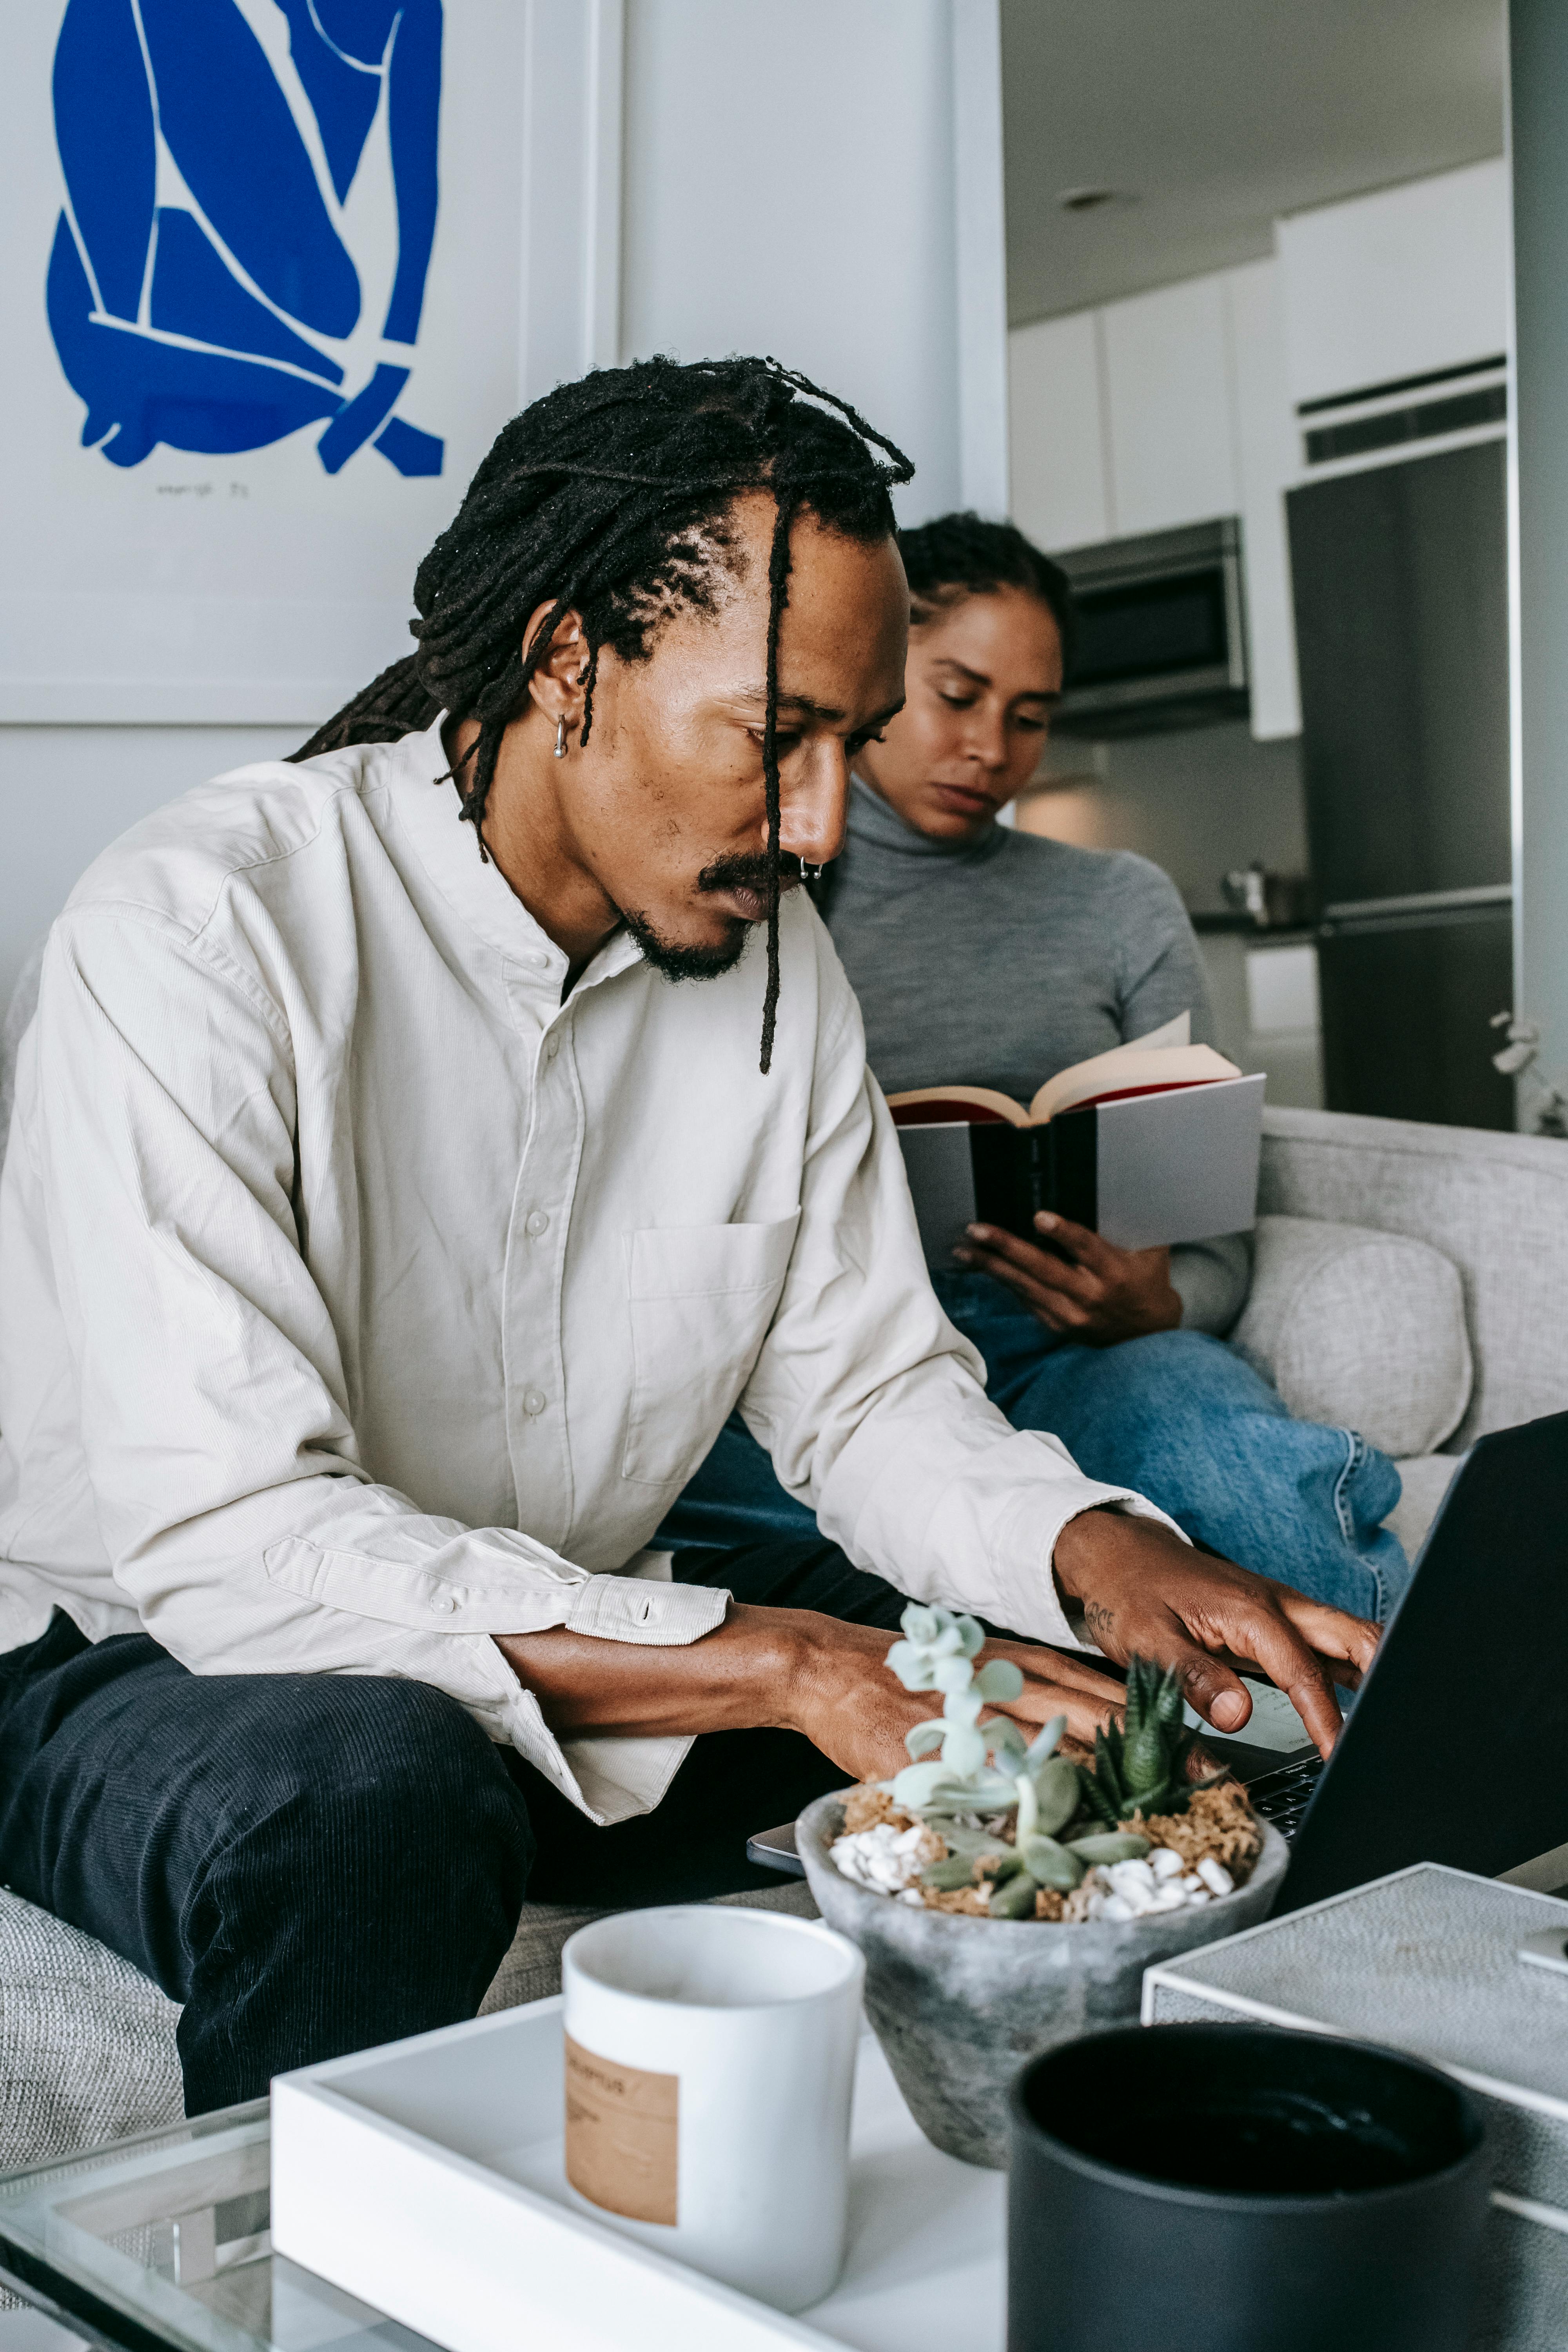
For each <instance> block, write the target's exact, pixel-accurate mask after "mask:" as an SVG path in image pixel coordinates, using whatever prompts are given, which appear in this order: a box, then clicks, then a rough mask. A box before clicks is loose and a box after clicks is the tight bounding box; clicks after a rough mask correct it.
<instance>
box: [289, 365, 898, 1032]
mask: <svg viewBox="0 0 1568 2352" xmlns="http://www.w3.org/2000/svg"><path fill="white" fill-rule="evenodd" d="M874 450H879V451H881V453H882V455H881V457H877V456H876V455H874ZM913 471H914V468H913V467H912V466H911V465H910V460H909V459H908V458H907V457H905V456H904V455H903V452H902V451H901V450H900V449H898V448H896V447H895V446H894V445H893V443H892V442H890V441H888V440H885V439H884V438H883V436H882V435H881V434H879V433H878V432H876V431H874V430H873V428H872V427H871V426H870V425H868V424H867V423H866V422H865V420H864V418H862V417H861V416H859V415H857V414H856V412H855V410H854V409H853V408H851V407H850V406H849V404H848V403H847V401H842V400H839V399H837V397H836V396H835V395H834V394H832V393H826V392H823V391H821V390H820V389H819V388H818V386H817V385H816V384H814V383H811V382H809V381H808V379H807V378H806V377H805V376H803V375H798V374H796V373H795V371H794V370H793V369H790V368H785V367H781V366H780V364H779V362H777V361H776V360H772V359H765V360H764V359H729V360H707V361H702V362H699V363H697V364H696V365H693V366H681V365H679V364H678V363H677V362H675V361H673V360H668V359H652V360H639V361H637V362H634V364H633V365H632V366H630V367H624V368H606V369H604V370H602V371H599V372H597V373H595V374H592V375H587V376H584V377H583V378H582V379H581V380H580V381H579V382H578V383H566V384H561V385H558V386H557V388H556V389H555V391H553V392H551V393H547V394H545V395H544V397H543V399H542V400H536V401H535V402H534V403H533V404H532V405H531V407H529V408H525V409H524V410H523V412H522V414H521V415H520V416H515V417H513V419H512V421H511V423H510V425H507V426H505V427H504V429H503V430H502V431H501V433H500V435H499V436H498V437H497V440H496V442H495V445H494V446H493V447H492V449H491V450H490V452H489V456H488V457H486V458H485V460H484V462H483V464H482V465H481V466H480V467H479V471H478V473H477V474H476V475H475V476H474V478H473V480H472V482H471V483H470V484H469V486H468V493H467V496H466V497H465V498H464V499H463V503H462V505H461V506H460V507H459V509H458V513H457V517H456V519H455V520H454V521H453V522H452V523H451V524H450V525H449V526H448V528H447V530H444V531H443V532H442V534H441V536H440V538H439V539H438V540H437V541H436V544H435V546H434V547H433V548H432V549H431V550H430V552H429V554H428V555H427V556H426V558H425V561H424V562H423V563H421V565H420V566H419V570H418V572H417V573H416V577H415V583H414V602H415V604H416V607H417V609H418V613H419V618H418V619H417V620H416V621H413V622H411V623H410V624H409V626H410V629H411V631H412V633H413V635H414V636H415V637H416V639H417V641H418V650H417V652H416V653H413V654H410V655H408V656H405V659H404V660H402V661H399V662H394V664H393V665H392V667H391V668H390V669H385V670H383V671H382V673H381V675H380V677H377V678H374V679H373V680H372V682H371V683H370V685H369V686H367V687H366V688H364V689H363V692H362V693H360V694H357V695H356V696H355V697H354V698H353V701H352V702H349V703H346V704H345V705H344V707H343V708H342V710H340V711H339V712H338V713H337V714H336V716H335V717H334V718H332V719H329V720H328V721H327V723H326V725H325V726H324V727H322V728H321V729H319V730H317V732H316V733H315V734H314V735H312V736H311V738H310V741H309V742H308V743H306V744H304V745H302V746H301V748H300V750H299V751H296V752H295V753H294V754H293V757H294V758H295V759H296V760H309V759H312V758H314V757H315V756H316V754H317V753H319V752H321V751H339V750H341V749H342V747H343V746H344V745H345V744H349V743H385V742H394V741H395V740H397V738H398V737H399V736H402V735H405V734H408V733H410V732H411V731H412V730H415V729H424V728H427V727H429V726H430V725H431V724H432V723H433V722H434V720H435V719H436V717H437V714H438V713H439V712H440V711H443V710H445V711H446V712H447V714H448V715H449V716H450V717H451V718H452V719H477V720H478V722H479V734H478V736H477V738H476V740H475V741H474V742H473V743H472V744H471V745H470V747H469V749H468V751H467V752H465V753H464V754H463V756H462V758H461V759H460V760H459V761H458V769H459V770H465V771H466V773H459V774H458V775H457V778H456V782H457V784H458V793H459V795H460V798H461V802H462V807H461V817H462V819H463V820H464V821H465V822H467V823H468V824H471V825H472V826H473V828H474V833H475V837H476V839H477V841H478V843H479V856H481V858H486V857H487V852H486V848H485V841H484V833H483V825H484V817H485V809H486V805H487V803H488V802H489V793H490V786H491V784H492V783H493V782H494V780H495V772H496V762H497V761H498V759H499V757H500V747H501V738H502V736H503V735H504V733H505V731H506V729H507V726H508V724H509V722H510V720H511V719H513V718H514V717H515V716H516V715H517V714H518V712H519V711H520V710H521V708H522V705H523V700H524V698H525V696H526V694H527V691H528V684H529V680H530V679H531V677H533V676H534V675H535V673H536V672H537V671H538V670H539V668H540V667H542V664H543V663H544V662H545V661H546V660H547V659H548V657H549V654H550V649H551V646H552V644H553V643H554V639H555V632H556V630H557V629H558V627H559V626H560V625H561V622H562V620H563V618H564V616H565V614H567V613H569V612H575V613H576V614H579V616H580V617H581V620H582V625H583V631H584V644H585V652H586V658H585V663H584V671H583V677H582V683H583V688H584V697H583V727H582V732H581V736H580V738H579V740H580V741H581V742H582V743H584V744H585V743H586V742H587V740H588V735H589V730H590V729H591V728H592V726H593V723H594V688H595V682H596V680H597V677H598V667H599V654H600V650H601V648H602V647H603V646H610V647H611V648H612V650H613V651H614V652H615V653H616V655H617V656H619V657H620V659H621V660H623V661H628V662H630V661H644V660H647V657H648V656H649V655H650V654H651V652H652V650H653V646H654V641H655V638H656V637H657V635H658V628H659V625H660V624H661V622H663V621H664V620H665V619H667V618H668V615H669V614H671V613H673V612H674V611H675V610H677V608H678V607H679V606H682V605H685V606H692V607H695V608H697V609H699V610H711V609H712V607H713V604H714V603H715V600H716V593H717V590H718V587H719V584H720V580H721V573H722V572H723V571H725V570H726V569H729V570H731V571H732V570H733V569H734V567H735V562H736V558H735V554H734V550H733V545H732V541H731V537H730V534H729V532H728V531H727V530H726V520H727V517H728V515H729V511H730V509H731V506H732V504H733V502H734V500H735V499H737V498H738V497H740V496H742V494H744V493H745V492H747V491H751V490H762V491H765V492H767V493H769V494H770V495H771V496H772V498H773V502H774V522H773V543H772V549H771V552H770V556H769V562H768V633H767V701H766V709H765V714H764V719H763V780H764V784H765V788H766V793H767V824H768V846H767V872H768V882H767V893H766V905H767V930H768V968H767V992H766V995H765V997H764V1000H763V1039H762V1067H763V1072H764V1074H765V1073H766V1071H767V1070H768V1068H769V1067H770V1066H771V1064H772V1060H773V1032H774V1026H775V1023H776V1020H777V1014H778V995H779V938H778V933H779V891H780V876H779V867H780V847H779V828H780V812H779V761H778V649H779V628H780V624H781V622H782V620H783V616H784V605H785V604H786V603H787V601H788V595H789V572H790V531H791V529H792V527H793V525H794V523H795V518H796V517H797V516H798V515H799V514H800V513H801V511H802V510H803V509H807V510H809V511H810V512H811V513H812V514H814V515H815V516H816V519H817V520H819V521H820V522H822V523H823V524H825V525H826V527H827V528H828V529H830V530H837V531H840V532H842V533H843V534H844V535H845V536H846V537H847V538H850V539H855V540H859V541H873V540H877V539H880V538H882V537H884V536H888V535H889V534H891V532H892V530H893V528H894V522H893V510H892V502H891V499H890V497H889V491H890V489H891V488H892V487H893V486H894V485H895V484H897V483H900V482H907V481H908V480H909V479H910V476H911V475H912V474H913ZM547 601H548V602H549V603H550V610H549V612H548V613H547V614H546V615H545V617H544V619H543V620H542V623H541V624H540V625H539V627H538V628H537V629H535V631H534V632H533V635H531V637H530V638H529V639H528V641H527V643H526V644H525V643H524V641H523V633H524V630H525V629H526V627H527V625H528V620H529V616H530V614H532V613H534V612H535V611H537V609H538V607H539V606H540V605H541V604H544V603H546V602H547Z"/></svg>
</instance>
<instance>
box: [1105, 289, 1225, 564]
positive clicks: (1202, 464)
mask: <svg viewBox="0 0 1568 2352" xmlns="http://www.w3.org/2000/svg"><path fill="white" fill-rule="evenodd" d="M1100 329H1101V333H1102V335H1103V338H1104V351H1105V399H1106V410H1107V415H1108V420H1109V427H1110V433H1109V437H1110V503H1111V508H1112V510H1113V513H1114V517H1115V523H1114V531H1113V536H1114V537H1116V538H1118V539H1130V538H1133V537H1136V536H1137V535H1138V534H1139V533H1140V532H1142V531H1146V530H1172V529H1173V528H1174V527H1176V526H1177V525H1179V524H1181V523H1188V522H1206V521H1209V520H1211V519H1212V518H1214V517H1215V516H1216V515H1233V514H1236V513H1237V512H1238V511H1239V509H1240V505H1241V493H1240V485H1239V480H1238V470H1237V436H1236V425H1235V416H1234V407H1235V399H1234V389H1233V384H1232V381H1231V367H1230V355H1229V351H1228V348H1227V346H1228V341H1229V338H1228V333H1227V322H1226V303H1225V287H1224V281H1223V278H1220V277H1217V276H1216V277H1212V278H1188V279H1187V280H1185V282H1184V284H1182V285H1180V286H1163V287H1161V288H1160V289H1159V290H1158V292H1156V293H1153V294H1139V295H1135V296H1134V297H1133V298H1132V299H1131V301H1126V302H1112V303H1110V305H1109V307H1108V308H1107V309H1105V310H1102V311H1101V312H1100Z"/></svg>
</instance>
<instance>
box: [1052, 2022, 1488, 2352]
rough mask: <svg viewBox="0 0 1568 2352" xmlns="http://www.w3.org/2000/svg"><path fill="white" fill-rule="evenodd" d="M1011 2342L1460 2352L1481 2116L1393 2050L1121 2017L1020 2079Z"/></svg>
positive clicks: (1165, 2349)
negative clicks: (1125, 2021) (1126, 2021)
mask: <svg viewBox="0 0 1568 2352" xmlns="http://www.w3.org/2000/svg"><path fill="white" fill-rule="evenodd" d="M1012 2113H1013V2162H1012V2170H1011V2177H1010V2179H1009V2183H1008V2196H1007V2213H1008V2220H1007V2352H1326V2347H1327V2352H1357V2347H1363V2346H1367V2347H1371V2346H1375V2347H1377V2352H1462V2347H1463V2346H1464V2344H1465V2343H1466V2341H1467V2338H1468V2329H1469V2315H1470V2299H1471V2293H1472V2289H1473V2284H1474V2279H1475V2271H1476V2260H1477V2253H1478V2249H1479V2241H1480V2233H1481V2228H1482V2224H1483V2223H1484V2221H1485V2220H1486V2213H1487V2192H1488V2189H1489V2185H1490V2170H1489V2165H1488V2161H1487V2151H1486V2147H1485V2134H1484V2128H1483V2126H1482V2122H1481V2117H1480V2113H1479V2109H1478V2108H1477V2106H1476V2105H1475V2102H1474V2101H1473V2100H1472V2099H1471V2098H1470V2097H1469V2096H1468V2094H1467V2093H1466V2092H1465V2091H1464V2090H1462V2089H1461V2088H1460V2086H1459V2084H1457V2083H1455V2082H1454V2081H1452V2080H1451V2078H1450V2077H1449V2076H1448V2075H1447V2074H1439V2073H1438V2072H1437V2071H1436V2068H1435V2067H1431V2066H1425V2065H1422V2064H1420V2063H1418V2062H1417V2061H1415V2059H1411V2058H1405V2057H1401V2056H1400V2055H1399V2054H1398V2053H1397V2052H1394V2051H1392V2050H1376V2049H1373V2048H1372V2047H1371V2046H1370V2045H1369V2044H1367V2043H1365V2042H1340V2041H1336V2040H1332V2039H1331V2038H1329V2037H1327V2036H1325V2035H1321V2034H1316V2033H1292V2032H1282V2031H1279V2030H1277V2029H1274V2028H1270V2027H1268V2026H1253V2025H1153V2026H1127V2027H1119V2028H1118V2029H1117V2030H1116V2031H1114V2032H1110V2033H1096V2034H1089V2035H1086V2036H1085V2037H1084V2038H1083V2039H1082V2040H1081V2041H1079V2042H1068V2043H1066V2044H1065V2045H1064V2046H1063V2047H1061V2048H1059V2049H1057V2050H1052V2051H1048V2052H1047V2054H1046V2055H1045V2056H1044V2057H1043V2058H1037V2059H1036V2060H1035V2061H1034V2063H1033V2064H1031V2065H1029V2066H1026V2068H1025V2069H1024V2072H1023V2073H1022V2074H1020V2075H1019V2076H1018V2078H1017V2080H1016V2083H1015V2084H1014V2086H1013V2094H1012Z"/></svg>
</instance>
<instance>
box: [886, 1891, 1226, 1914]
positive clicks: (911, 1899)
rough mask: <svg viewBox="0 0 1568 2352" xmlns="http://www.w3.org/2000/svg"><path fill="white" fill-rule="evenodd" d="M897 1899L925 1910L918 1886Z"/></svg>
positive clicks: (1206, 1898) (1205, 1898) (918, 1909)
mask: <svg viewBox="0 0 1568 2352" xmlns="http://www.w3.org/2000/svg"><path fill="white" fill-rule="evenodd" d="M898 1899H899V1901H900V1903H912V1904H913V1905H914V1906H915V1909H916V1910H917V1911H923V1910H924V1909H925V1896H924V1895H922V1894H921V1891H920V1888H919V1887H918V1886H906V1887H905V1888H904V1890H903V1893H902V1894H901V1895H900V1896H899V1898H898ZM1204 1900H1205V1903H1206V1902H1207V1900H1208V1897H1207V1895H1205V1897H1204Z"/></svg>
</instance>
